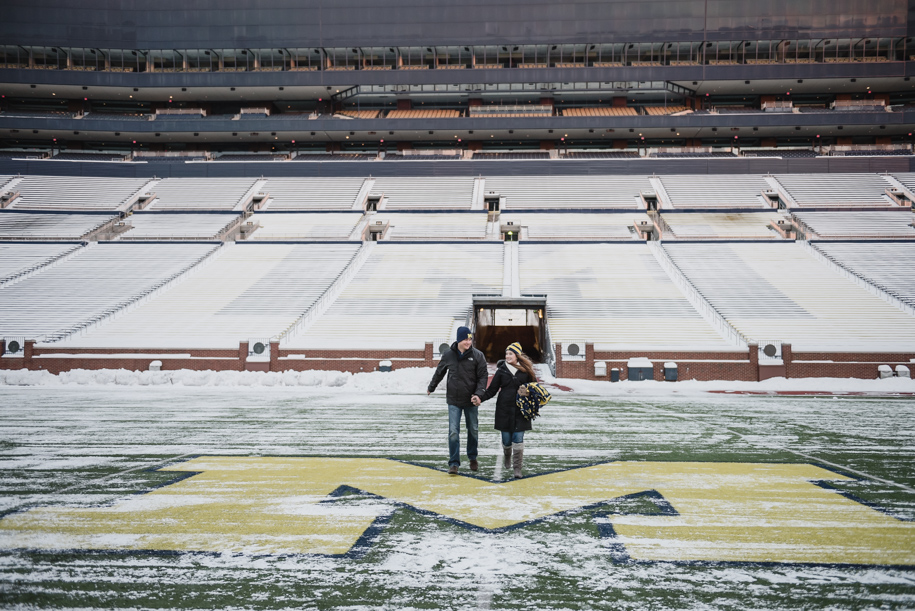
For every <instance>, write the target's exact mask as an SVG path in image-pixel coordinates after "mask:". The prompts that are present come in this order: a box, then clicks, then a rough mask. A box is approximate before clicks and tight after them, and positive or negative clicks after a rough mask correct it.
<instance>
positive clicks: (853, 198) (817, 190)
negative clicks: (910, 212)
mask: <svg viewBox="0 0 915 611" xmlns="http://www.w3.org/2000/svg"><path fill="white" fill-rule="evenodd" d="M775 179H776V180H777V181H778V183H779V184H780V185H781V186H782V187H783V189H784V191H785V192H787V194H788V196H789V197H788V199H789V207H793V206H792V202H791V201H790V200H793V204H794V206H798V207H801V208H818V207H819V208H823V207H825V208H832V207H885V206H895V205H896V204H895V203H894V202H893V201H892V200H891V199H890V198H889V197H887V196H886V194H885V191H886V189H887V188H889V187H891V186H892V185H891V184H890V183H889V182H888V181H887V180H886V179H884V178H883V177H882V176H880V175H879V174H778V175H776V176H775Z"/></svg>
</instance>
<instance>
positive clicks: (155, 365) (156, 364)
mask: <svg viewBox="0 0 915 611" xmlns="http://www.w3.org/2000/svg"><path fill="white" fill-rule="evenodd" d="M149 370H150V371H162V361H153V362H152V363H150V364H149Z"/></svg>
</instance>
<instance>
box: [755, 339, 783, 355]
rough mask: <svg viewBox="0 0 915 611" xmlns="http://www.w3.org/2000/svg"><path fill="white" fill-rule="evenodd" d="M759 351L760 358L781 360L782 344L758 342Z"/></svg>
mask: <svg viewBox="0 0 915 611" xmlns="http://www.w3.org/2000/svg"><path fill="white" fill-rule="evenodd" d="M759 351H760V352H762V354H761V355H760V356H761V357H765V358H769V359H780V358H782V344H781V342H771V341H769V342H760V343H759Z"/></svg>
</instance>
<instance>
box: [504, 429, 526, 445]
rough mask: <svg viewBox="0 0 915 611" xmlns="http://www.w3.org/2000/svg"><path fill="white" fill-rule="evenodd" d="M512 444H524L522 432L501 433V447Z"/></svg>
mask: <svg viewBox="0 0 915 611" xmlns="http://www.w3.org/2000/svg"><path fill="white" fill-rule="evenodd" d="M513 443H524V431H518V432H516V433H512V432H510V431H502V445H503V446H510V445H511V444H513Z"/></svg>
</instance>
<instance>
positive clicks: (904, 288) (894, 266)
mask: <svg viewBox="0 0 915 611" xmlns="http://www.w3.org/2000/svg"><path fill="white" fill-rule="evenodd" d="M811 246H812V247H813V248H814V249H816V250H818V251H820V252H821V253H823V255H824V256H826V258H828V259H829V260H831V261H833V262H834V263H836V264H837V265H840V266H841V267H844V268H845V269H847V270H848V271H850V272H851V273H853V274H855V275H857V276H858V277H860V278H861V279H863V280H864V281H866V282H869V283H871V284H873V285H874V286H876V287H877V288H879V289H880V290H882V291H885V292H887V293H889V294H890V295H892V296H893V297H895V298H896V299H899V300H900V301H902V302H903V303H906V304H908V305H909V306H912V307H915V271H913V270H915V248H913V246H915V243H911V242H816V243H812V244H811Z"/></svg>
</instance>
